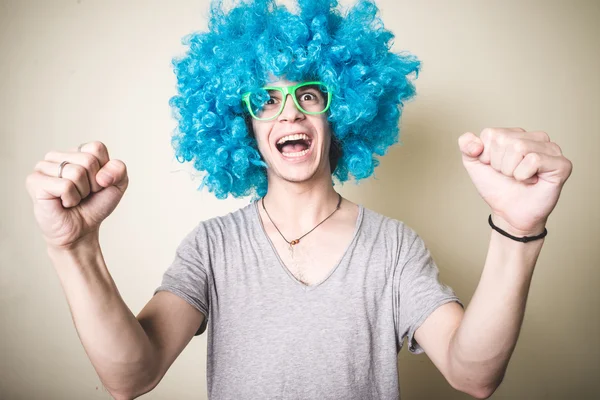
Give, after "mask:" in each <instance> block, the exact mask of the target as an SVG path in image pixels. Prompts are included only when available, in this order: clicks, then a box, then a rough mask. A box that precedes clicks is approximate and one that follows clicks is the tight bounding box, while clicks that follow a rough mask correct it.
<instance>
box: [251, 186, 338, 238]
mask: <svg viewBox="0 0 600 400" xmlns="http://www.w3.org/2000/svg"><path fill="white" fill-rule="evenodd" d="M272 183H273V184H272ZM338 201H339V196H338V194H337V192H336V191H335V190H334V189H333V182H332V180H331V177H329V179H320V180H318V181H314V182H303V183H296V182H281V181H278V182H277V183H275V182H271V181H270V182H269V190H268V192H267V194H266V195H265V198H264V204H265V208H266V209H267V211H268V212H269V215H270V216H271V218H272V219H273V221H274V222H275V223H276V224H277V226H278V227H279V228H280V229H282V228H285V229H286V230H288V231H306V230H309V229H311V228H312V227H314V226H315V225H316V224H318V223H319V222H321V221H322V220H323V219H324V218H326V217H327V216H328V215H329V214H331V213H332V212H333V210H335V207H336V205H337V204H338ZM261 207H262V205H261Z"/></svg>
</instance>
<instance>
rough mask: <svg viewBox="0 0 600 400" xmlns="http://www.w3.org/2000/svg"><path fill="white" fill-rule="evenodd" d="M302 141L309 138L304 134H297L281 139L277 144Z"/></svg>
mask: <svg viewBox="0 0 600 400" xmlns="http://www.w3.org/2000/svg"><path fill="white" fill-rule="evenodd" d="M300 139H303V140H308V139H309V138H308V136H307V135H306V134H304V133H297V134H295V135H287V136H284V137H282V138H281V139H279V141H278V142H277V144H282V143H285V142H288V141H290V140H300Z"/></svg>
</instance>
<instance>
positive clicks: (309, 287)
mask: <svg viewBox="0 0 600 400" xmlns="http://www.w3.org/2000/svg"><path fill="white" fill-rule="evenodd" d="M258 202H259V200H255V201H254V215H255V217H256V220H257V221H256V222H257V223H258V226H259V227H260V228H259V229H260V231H261V232H262V235H263V236H264V238H265V239H266V241H267V242H268V243H269V245H270V246H271V250H272V251H273V254H274V255H275V257H276V259H277V261H278V262H279V266H280V267H281V268H282V269H283V270H284V271H285V273H286V274H287V275H288V276H289V277H290V278H291V279H292V281H293V282H294V283H295V285H296V286H297V287H299V288H300V289H302V290H304V291H306V292H309V291H312V290H315V289H316V288H318V287H319V286H321V285H322V284H324V283H325V282H327V280H329V278H330V277H331V276H332V275H333V274H334V273H335V271H336V270H337V269H338V268H339V266H340V265H341V264H342V261H343V260H344V258H345V257H346V255H347V254H348V252H349V251H350V249H351V248H352V246H354V243H355V242H356V238H357V236H358V232H359V230H360V226H361V223H362V219H363V206H362V205H360V204H358V216H357V217H356V224H355V226H354V235H352V240H350V243H348V245H347V246H346V249H345V250H344V252H343V253H342V256H341V257H340V259H339V260H338V262H337V263H336V264H335V265H334V266H333V268H331V270H330V271H329V273H328V274H327V276H325V278H323V279H322V280H321V281H320V282H317V283H315V284H312V285H305V284H304V283H302V282H300V281H299V280H298V279H297V278H296V277H295V276H294V274H292V273H291V272H290V270H289V269H288V268H287V267H286V265H285V263H284V262H283V260H282V259H281V257H280V256H279V252H277V248H276V247H275V245H274V244H273V241H271V238H270V237H269V235H268V234H267V231H266V230H265V227H264V225H263V222H262V219H261V218H260V211H259V209H258Z"/></svg>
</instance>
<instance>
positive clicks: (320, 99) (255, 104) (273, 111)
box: [250, 84, 329, 118]
mask: <svg viewBox="0 0 600 400" xmlns="http://www.w3.org/2000/svg"><path fill="white" fill-rule="evenodd" d="M295 97H296V101H297V103H296V104H297V105H299V106H300V107H299V108H300V111H302V112H304V113H320V112H322V111H323V110H325V108H326V107H327V103H328V97H329V93H328V92H327V88H326V87H325V86H323V85H314V84H313V85H304V86H300V87H298V88H297V89H296V91H295ZM290 100H291V99H290ZM250 106H251V107H252V113H253V114H254V115H255V116H257V117H258V118H272V117H274V116H275V115H277V114H279V112H280V111H281V110H282V109H283V106H284V99H283V92H282V91H280V90H277V89H271V90H267V95H266V96H265V95H264V92H263V93H262V96H261V94H260V93H252V94H251V95H250Z"/></svg>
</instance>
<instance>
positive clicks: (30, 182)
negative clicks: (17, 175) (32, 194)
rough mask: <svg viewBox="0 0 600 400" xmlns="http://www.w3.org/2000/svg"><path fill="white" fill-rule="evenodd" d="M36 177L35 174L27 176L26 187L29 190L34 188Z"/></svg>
mask: <svg viewBox="0 0 600 400" xmlns="http://www.w3.org/2000/svg"><path fill="white" fill-rule="evenodd" d="M35 177H36V174H35V173H32V174H29V175H27V176H26V177H25V187H26V188H27V189H31V188H32V187H33V185H34V181H35Z"/></svg>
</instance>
